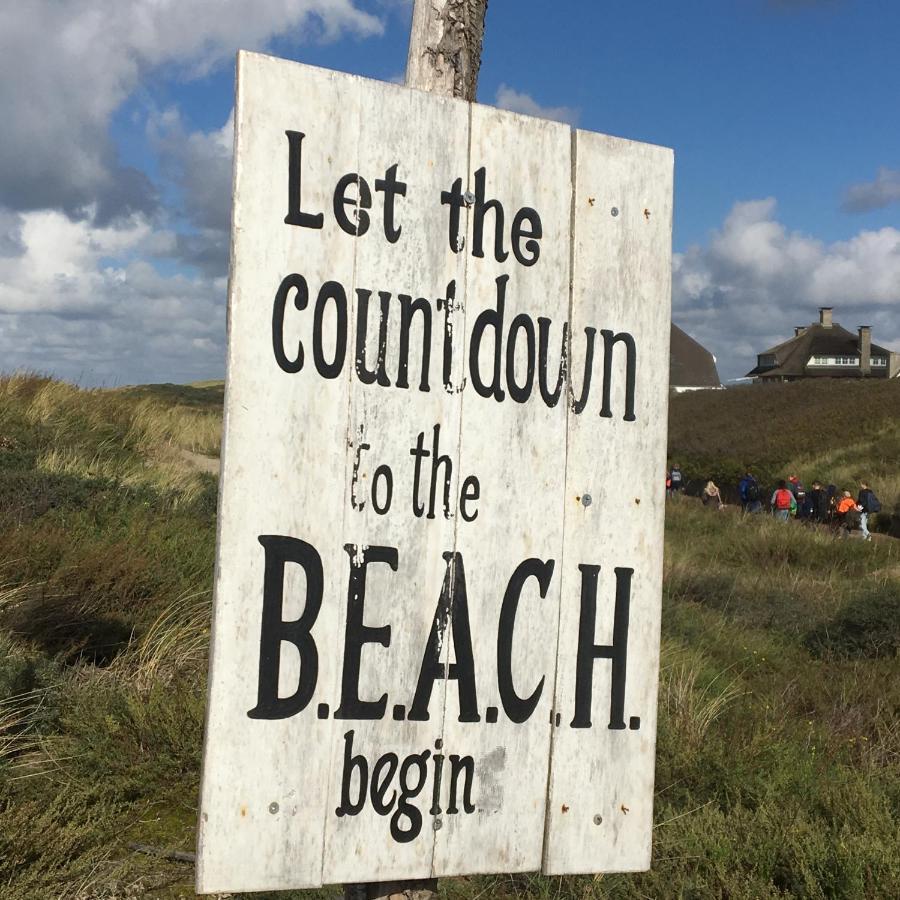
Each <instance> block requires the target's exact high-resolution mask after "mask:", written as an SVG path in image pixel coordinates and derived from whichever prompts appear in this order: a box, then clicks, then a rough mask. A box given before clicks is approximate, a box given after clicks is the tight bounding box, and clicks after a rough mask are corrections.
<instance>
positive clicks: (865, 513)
mask: <svg viewBox="0 0 900 900" xmlns="http://www.w3.org/2000/svg"><path fill="white" fill-rule="evenodd" d="M856 505H857V506H858V507H859V529H860V531H862V536H863V540H864V541H871V540H872V535H871V534H869V515H870V513H877V512H881V503H880V501H879V500H878V498H877V497H876V496H875V493H874V491H873V490H872V489H871V488H870V487H869V485H868V484H867V483H866V482H865V481H861V482H860V483H859V496H858V497H857V498H856Z"/></svg>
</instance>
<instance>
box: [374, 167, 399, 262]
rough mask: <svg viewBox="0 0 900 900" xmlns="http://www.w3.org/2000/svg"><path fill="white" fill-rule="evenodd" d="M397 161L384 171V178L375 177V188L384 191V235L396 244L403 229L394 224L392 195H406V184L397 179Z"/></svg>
mask: <svg viewBox="0 0 900 900" xmlns="http://www.w3.org/2000/svg"><path fill="white" fill-rule="evenodd" d="M397 165H398V164H397V163H394V165H392V166H391V167H390V168H389V169H387V170H386V171H385V173H384V178H376V179H375V190H376V191H384V236H385V237H386V238H387V239H388V242H389V243H391V244H396V243H397V241H398V240H399V238H400V232H401V231H402V230H403V229H402V227H401V226H400V225H396V226H395V225H394V197H395V196H397V195H398V194H399V195H400V196H401V197H405V196H406V184H404V182H402V181H397Z"/></svg>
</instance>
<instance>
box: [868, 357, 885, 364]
mask: <svg viewBox="0 0 900 900" xmlns="http://www.w3.org/2000/svg"><path fill="white" fill-rule="evenodd" d="M869 362H870V363H871V365H873V366H886V365H887V359H886V358H885V357H883V356H873V357H872V358H871V359H870V360H869Z"/></svg>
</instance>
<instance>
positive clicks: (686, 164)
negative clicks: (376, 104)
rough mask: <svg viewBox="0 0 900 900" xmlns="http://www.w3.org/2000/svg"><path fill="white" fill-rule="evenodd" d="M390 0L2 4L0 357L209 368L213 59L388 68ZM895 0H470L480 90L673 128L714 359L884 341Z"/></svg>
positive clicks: (226, 77) (226, 139)
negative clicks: (821, 310) (823, 332)
mask: <svg viewBox="0 0 900 900" xmlns="http://www.w3.org/2000/svg"><path fill="white" fill-rule="evenodd" d="M411 9H412V7H411V3H410V2H407V0H253V2H250V0H241V2H238V0H129V2H127V3H124V2H121V0H29V2H28V3H13V2H10V0H6V2H3V3H0V121H2V123H3V127H2V137H0V372H9V371H12V370H17V369H27V370H31V371H39V372H44V373H48V374H52V375H55V376H58V377H60V378H64V379H67V380H71V381H76V382H78V383H80V384H84V385H101V386H115V385H121V384H133V383H146V382H163V381H168V382H187V381H196V380H201V379H214V378H221V377H223V375H224V365H225V362H224V361H225V306H226V289H227V271H228V243H229V238H228V230H229V216H230V191H231V147H232V105H233V92H234V55H235V51H236V50H237V49H238V48H244V49H251V50H262V51H265V52H268V53H272V54H274V55H276V56H281V57H284V58H288V59H295V60H299V61H301V62H304V63H308V64H312V65H317V66H324V67H328V68H332V69H338V70H342V71H346V72H352V73H355V74H360V75H364V76H367V77H370V78H378V79H383V80H391V81H402V78H403V73H404V69H405V64H406V53H407V44H408V33H409V21H410V16H411ZM898 43H900V3H897V2H896V0H679V2H672V0H643V2H622V0H617V2H610V0H589V2H588V0H580V2H575V0H569V2H566V0H562V2H558V3H553V4H548V3H547V2H546V0H491V2H490V4H489V7H488V14H487V21H486V31H485V44H484V57H483V60H482V69H481V76H480V80H479V88H478V100H479V102H481V103H487V104H491V105H494V106H501V107H504V108H507V109H512V110H515V111H517V112H522V113H527V114H531V115H537V116H544V117H547V118H554V119H558V120H561V121H565V122H568V123H569V124H571V125H575V126H577V127H579V128H585V129H589V130H593V131H602V132H606V133H608V134H613V135H618V136H621V137H626V138H631V139H634V140H641V141H648V142H652V143H656V144H663V145H666V146H669V147H673V148H674V150H675V221H674V235H673V250H674V256H673V295H672V301H673V319H674V321H675V322H677V323H678V324H679V325H680V326H681V327H682V328H684V329H685V330H686V331H688V332H689V333H690V334H691V335H693V336H694V337H695V338H696V339H698V340H699V341H700V342H701V343H703V344H704V345H705V346H706V347H708V348H709V349H710V350H711V351H712V352H713V353H714V354H715V355H716V357H717V359H718V363H719V370H720V375H721V377H722V378H723V379H724V380H729V379H733V378H736V377H738V376H741V375H743V374H744V373H745V372H746V371H748V370H749V369H750V368H751V367H752V366H753V365H754V364H755V354H756V353H758V352H760V351H762V350H764V349H766V348H767V347H769V346H772V345H773V344H775V343H778V342H779V341H780V340H782V339H784V338H786V337H788V336H790V335H792V334H793V327H794V326H795V325H804V324H809V323H810V322H812V321H814V320H816V319H817V315H818V314H817V308H818V307H819V306H832V307H834V318H835V321H836V322H839V323H840V324H842V325H844V327H846V328H849V329H850V330H855V329H856V327H857V326H858V325H860V324H869V325H872V326H873V340H874V342H875V343H876V344H880V345H882V346H887V347H890V348H892V349H896V350H900V65H898V64H897V46H898Z"/></svg>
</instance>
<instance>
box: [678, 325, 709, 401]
mask: <svg viewBox="0 0 900 900" xmlns="http://www.w3.org/2000/svg"><path fill="white" fill-rule="evenodd" d="M721 385H722V382H721V380H720V379H719V372H718V370H717V369H716V359H715V357H714V356H713V355H712V353H710V352H709V350H707V349H706V348H705V347H704V346H703V345H702V344H698V343H697V341H695V340H694V339H693V338H692V337H691V336H690V335H689V334H687V333H686V332H684V331H682V330H681V329H680V328H679V327H678V326H677V325H676V324H675V323H674V322H673V323H672V331H671V335H670V338H669V386H670V387H695V388H696V387H705V388H717V387H721Z"/></svg>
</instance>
